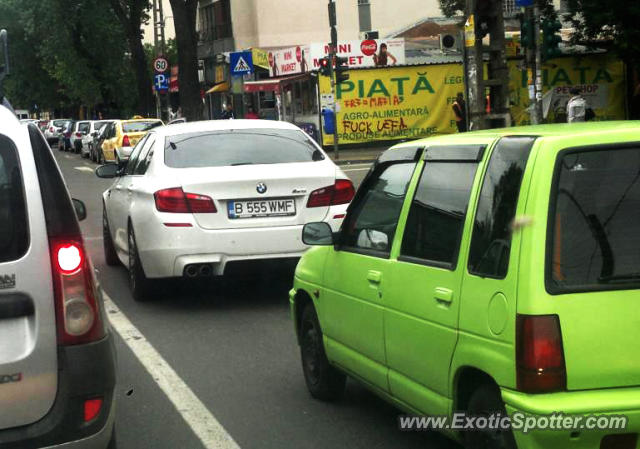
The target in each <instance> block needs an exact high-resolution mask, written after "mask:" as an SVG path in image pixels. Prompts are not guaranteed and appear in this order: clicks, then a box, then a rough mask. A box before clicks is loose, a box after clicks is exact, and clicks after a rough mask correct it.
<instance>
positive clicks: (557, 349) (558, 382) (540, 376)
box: [516, 315, 567, 393]
mask: <svg viewBox="0 0 640 449" xmlns="http://www.w3.org/2000/svg"><path fill="white" fill-rule="evenodd" d="M516 377H517V386H518V390H520V391H523V392H526V393H549V392H553V391H562V390H566V388H567V371H566V365H565V360H564V350H563V347H562V333H561V331H560V320H559V318H558V316H557V315H518V316H517V319H516Z"/></svg>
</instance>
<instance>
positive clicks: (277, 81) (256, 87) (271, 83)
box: [244, 73, 309, 93]
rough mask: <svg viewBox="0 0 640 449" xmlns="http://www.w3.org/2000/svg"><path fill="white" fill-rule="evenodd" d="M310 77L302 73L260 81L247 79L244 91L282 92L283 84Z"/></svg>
mask: <svg viewBox="0 0 640 449" xmlns="http://www.w3.org/2000/svg"><path fill="white" fill-rule="evenodd" d="M308 77H309V74H308V73H300V74H298V75H291V76H283V77H282V78H270V79H268V80H260V81H245V83H244V91H245V92H247V93H251V92H275V93H280V91H281V90H282V86H284V85H286V84H288V83H290V82H293V81H298V80H302V79H306V78H308Z"/></svg>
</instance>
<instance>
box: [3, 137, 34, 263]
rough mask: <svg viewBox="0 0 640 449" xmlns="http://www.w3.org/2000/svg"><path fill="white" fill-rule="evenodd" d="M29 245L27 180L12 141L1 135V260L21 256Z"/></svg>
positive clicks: (5, 260) (4, 260) (6, 260)
mask: <svg viewBox="0 0 640 449" xmlns="http://www.w3.org/2000/svg"><path fill="white" fill-rule="evenodd" d="M28 247H29V231H28V226H27V210H26V205H25V200H24V184H23V182H22V173H21V171H20V164H19V161H18V154H17V150H16V147H15V145H14V144H13V142H12V141H11V140H10V139H9V138H8V137H6V136H3V135H0V262H9V261H12V260H17V259H19V258H21V257H22V256H23V255H24V254H25V253H26V252H27V248H28Z"/></svg>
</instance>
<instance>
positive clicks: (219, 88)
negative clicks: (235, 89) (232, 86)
mask: <svg viewBox="0 0 640 449" xmlns="http://www.w3.org/2000/svg"><path fill="white" fill-rule="evenodd" d="M228 90H229V83H228V82H226V81H224V82H222V83H218V84H216V85H215V86H213V87H212V88H211V89H209V90H208V91H207V92H206V93H207V94H215V93H216V92H227V91H228Z"/></svg>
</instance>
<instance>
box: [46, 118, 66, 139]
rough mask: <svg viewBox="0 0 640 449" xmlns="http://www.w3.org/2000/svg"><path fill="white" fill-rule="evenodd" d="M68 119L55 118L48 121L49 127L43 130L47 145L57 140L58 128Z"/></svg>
mask: <svg viewBox="0 0 640 449" xmlns="http://www.w3.org/2000/svg"><path fill="white" fill-rule="evenodd" d="M68 121H69V119H56V120H50V121H49V123H48V125H49V127H48V128H47V129H45V131H44V137H45V138H46V139H47V142H48V143H49V145H51V144H54V143H57V142H58V138H59V133H60V129H61V128H62V126H63V125H64V124H65V123H66V122H68Z"/></svg>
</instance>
